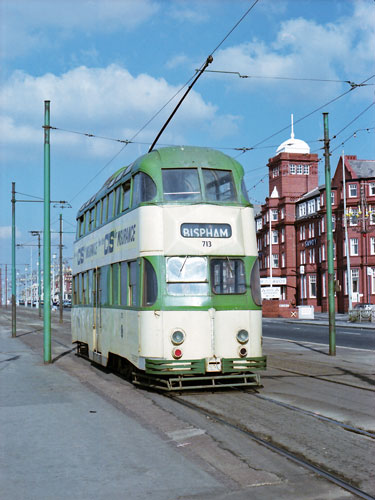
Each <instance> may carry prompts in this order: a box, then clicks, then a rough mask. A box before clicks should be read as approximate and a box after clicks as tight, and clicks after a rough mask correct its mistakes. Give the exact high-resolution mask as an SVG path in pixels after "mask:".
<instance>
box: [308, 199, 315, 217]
mask: <svg viewBox="0 0 375 500" xmlns="http://www.w3.org/2000/svg"><path fill="white" fill-rule="evenodd" d="M307 213H308V214H313V213H315V200H309V201H308V202H307Z"/></svg>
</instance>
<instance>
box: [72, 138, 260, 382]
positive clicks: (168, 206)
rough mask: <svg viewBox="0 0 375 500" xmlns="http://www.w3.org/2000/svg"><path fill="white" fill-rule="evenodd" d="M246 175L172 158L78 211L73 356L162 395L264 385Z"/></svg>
mask: <svg viewBox="0 0 375 500" xmlns="http://www.w3.org/2000/svg"><path fill="white" fill-rule="evenodd" d="M243 176H244V172H243V168H242V166H241V165H240V164H239V163H238V162H236V161H235V160H233V159H232V158H230V157H229V156H227V155H225V154H223V153H221V152H219V151H215V150H212V149H207V148H198V147H167V148H161V149H158V150H154V151H152V152H151V153H148V154H146V155H144V156H142V157H140V158H139V159H137V160H136V161H135V162H133V163H132V164H131V165H129V166H128V167H124V168H122V169H120V170H119V171H118V172H116V173H115V174H114V175H112V176H111V177H110V178H109V179H108V180H107V181H106V183H105V184H104V186H103V187H102V188H101V189H100V191H99V192H98V193H97V194H95V195H94V196H92V198H90V200H88V201H87V202H86V203H85V204H84V205H83V206H82V207H81V209H80V210H79V212H78V216H77V237H76V241H75V244H74V268H73V307H72V340H73V342H75V343H77V348H78V353H79V354H81V355H83V356H86V357H88V358H89V359H91V360H92V361H94V362H96V363H99V364H101V365H103V366H114V367H115V369H116V370H118V371H120V372H124V373H127V374H128V375H129V376H130V377H131V379H132V381H133V382H134V383H136V384H140V385H147V386H150V387H154V388H159V389H164V390H179V391H180V390H182V389H187V388H194V389H197V388H203V387H209V388H216V387H222V386H223V385H230V386H250V385H259V383H260V378H259V372H260V371H261V370H264V369H265V368H266V357H265V356H263V355H262V311H261V296H260V281H259V268H258V259H257V256H258V254H257V246H256V238H255V227H254V215H253V208H252V206H251V204H250V203H249V201H248V198H247V193H246V190H245V188H244V181H243Z"/></svg>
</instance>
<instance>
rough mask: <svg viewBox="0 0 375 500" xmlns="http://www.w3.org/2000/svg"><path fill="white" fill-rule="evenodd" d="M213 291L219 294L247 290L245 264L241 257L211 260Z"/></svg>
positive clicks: (237, 292) (238, 292)
mask: <svg viewBox="0 0 375 500" xmlns="http://www.w3.org/2000/svg"><path fill="white" fill-rule="evenodd" d="M211 284H212V291H213V292H214V293H216V294H219V295H227V294H240V293H245V292H246V282H245V266H244V263H243V261H242V260H241V259H229V258H227V259H212V260H211Z"/></svg>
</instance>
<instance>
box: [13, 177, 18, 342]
mask: <svg viewBox="0 0 375 500" xmlns="http://www.w3.org/2000/svg"><path fill="white" fill-rule="evenodd" d="M16 286H17V284H16V183H15V182H12V337H15V336H16V331H17V328H16V293H17V291H16Z"/></svg>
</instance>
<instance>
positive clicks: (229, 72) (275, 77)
mask: <svg viewBox="0 0 375 500" xmlns="http://www.w3.org/2000/svg"><path fill="white" fill-rule="evenodd" d="M196 71H198V70H196ZM206 73H223V74H230V75H238V76H239V78H257V79H267V80H290V81H304V82H330V83H347V84H349V85H350V86H351V87H352V88H356V87H365V86H368V85H375V84H374V83H355V82H352V81H351V80H333V79H327V78H299V77H292V76H268V75H242V74H241V73H240V72H239V71H224V70H215V69H207V70H206Z"/></svg>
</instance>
